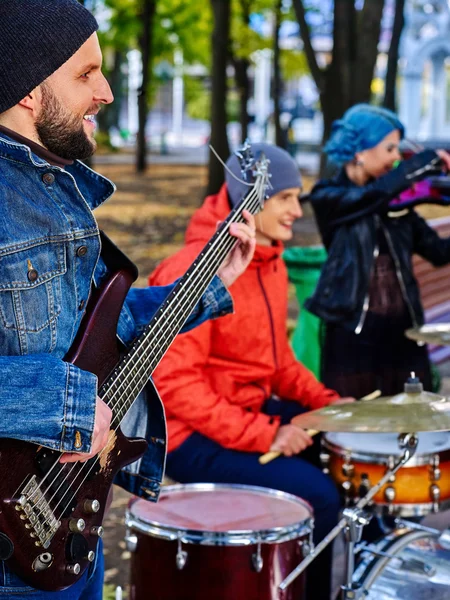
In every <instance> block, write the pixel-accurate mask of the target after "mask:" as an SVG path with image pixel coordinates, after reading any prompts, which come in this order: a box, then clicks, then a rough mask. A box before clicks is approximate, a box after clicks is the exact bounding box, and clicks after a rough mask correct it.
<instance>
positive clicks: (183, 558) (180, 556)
mask: <svg viewBox="0 0 450 600" xmlns="http://www.w3.org/2000/svg"><path fill="white" fill-rule="evenodd" d="M182 536H183V534H182V532H181V531H180V532H179V534H178V540H177V556H176V559H175V561H176V564H177V569H178V570H179V571H181V570H182V569H184V567H185V565H186V563H187V559H188V553H187V552H186V550H183V548H182V546H181V538H182Z"/></svg>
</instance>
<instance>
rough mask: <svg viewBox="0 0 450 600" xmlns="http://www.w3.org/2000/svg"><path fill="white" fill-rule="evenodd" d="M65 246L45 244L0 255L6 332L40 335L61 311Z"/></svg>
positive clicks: (2, 316)
mask: <svg viewBox="0 0 450 600" xmlns="http://www.w3.org/2000/svg"><path fill="white" fill-rule="evenodd" d="M66 271H67V265H66V252H65V247H64V244H61V243H52V244H49V243H45V244H40V245H33V244H32V243H31V244H30V245H29V246H28V247H27V248H25V249H23V248H22V247H21V248H20V249H18V250H14V249H12V251H11V252H9V253H8V252H5V253H4V254H3V255H1V254H0V272H1V274H2V277H1V282H0V319H1V322H2V324H3V326H4V327H5V328H6V329H10V330H14V331H17V332H24V333H38V332H40V331H42V330H43V329H45V328H46V327H48V326H49V325H50V324H51V323H52V322H53V321H54V320H55V319H56V318H57V316H58V315H59V313H60V312H61V302H62V292H61V276H62V275H64V273H66Z"/></svg>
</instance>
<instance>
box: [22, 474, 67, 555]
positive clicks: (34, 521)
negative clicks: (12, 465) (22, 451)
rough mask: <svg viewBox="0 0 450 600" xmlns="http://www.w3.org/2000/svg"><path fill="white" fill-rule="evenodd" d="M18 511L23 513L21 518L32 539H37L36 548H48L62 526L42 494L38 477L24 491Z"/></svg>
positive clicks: (33, 478) (31, 480) (34, 476)
mask: <svg viewBox="0 0 450 600" xmlns="http://www.w3.org/2000/svg"><path fill="white" fill-rule="evenodd" d="M16 510H17V511H18V512H21V513H22V514H21V515H20V518H21V520H22V521H24V525H25V528H26V529H27V530H28V531H29V534H30V537H32V538H36V542H35V544H36V546H42V547H43V548H48V547H49V546H50V542H51V540H52V538H53V536H54V535H55V533H56V532H57V531H58V529H59V527H60V526H61V521H59V520H58V519H57V518H56V517H55V515H54V513H53V511H52V509H51V507H50V504H49V503H48V502H47V500H46V499H45V496H44V494H43V493H42V491H41V489H40V487H39V484H38V481H37V479H36V475H33V477H32V478H31V479H30V481H29V482H28V483H27V484H26V485H25V487H24V488H23V490H22V493H21V496H20V498H19V502H18V504H17V505H16Z"/></svg>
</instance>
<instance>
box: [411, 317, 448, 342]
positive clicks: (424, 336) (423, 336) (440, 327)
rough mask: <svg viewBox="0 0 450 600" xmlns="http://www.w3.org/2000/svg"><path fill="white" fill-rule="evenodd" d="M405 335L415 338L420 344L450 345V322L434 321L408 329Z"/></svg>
mask: <svg viewBox="0 0 450 600" xmlns="http://www.w3.org/2000/svg"><path fill="white" fill-rule="evenodd" d="M405 335H406V337H407V338H409V339H410V340H414V341H415V342H417V343H418V345H419V346H424V345H425V344H435V345H436V346H448V345H450V323H434V324H429V325H422V327H414V328H411V329H407V330H406V331H405Z"/></svg>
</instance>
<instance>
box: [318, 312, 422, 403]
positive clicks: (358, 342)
mask: <svg viewBox="0 0 450 600" xmlns="http://www.w3.org/2000/svg"><path fill="white" fill-rule="evenodd" d="M409 327H411V321H410V319H409V318H407V317H403V318H400V319H399V318H393V317H387V316H380V315H374V314H372V313H370V312H368V313H367V316H366V321H365V323H364V327H363V330H362V332H361V333H360V334H358V335H357V334H356V333H354V332H352V331H348V330H347V329H344V328H343V327H341V326H339V325H335V324H330V323H328V324H324V326H323V332H322V368H321V374H322V377H321V379H322V381H323V383H324V384H325V385H326V386H327V387H329V388H331V389H334V390H336V391H337V392H338V393H339V394H341V396H353V397H354V398H361V397H362V396H365V395H366V394H370V393H371V392H373V391H374V390H381V393H382V395H383V396H392V395H395V394H399V393H401V392H403V386H404V384H405V381H406V380H407V378H408V377H409V376H410V374H411V372H412V371H414V372H415V374H416V376H417V377H419V378H420V380H421V381H422V383H423V387H424V390H427V391H431V390H432V382H431V368H430V361H429V358H428V350H427V346H426V345H424V346H419V345H418V344H417V343H416V342H414V341H412V340H409V339H408V338H407V337H406V336H405V334H404V332H405V330H406V329H408V328H409Z"/></svg>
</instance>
